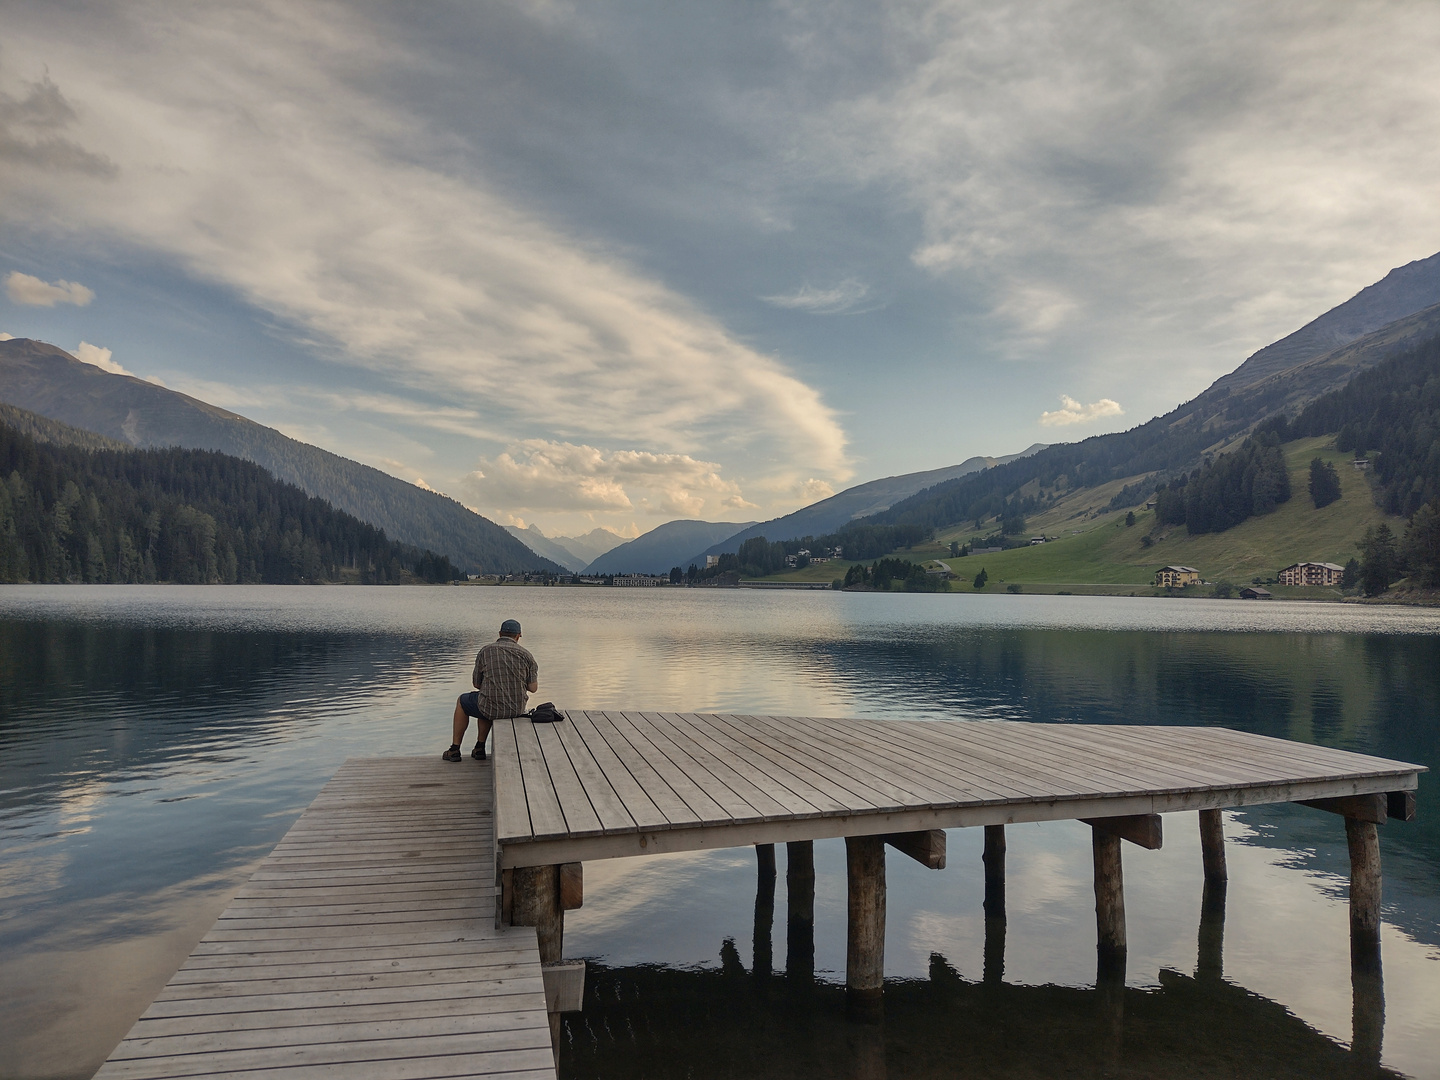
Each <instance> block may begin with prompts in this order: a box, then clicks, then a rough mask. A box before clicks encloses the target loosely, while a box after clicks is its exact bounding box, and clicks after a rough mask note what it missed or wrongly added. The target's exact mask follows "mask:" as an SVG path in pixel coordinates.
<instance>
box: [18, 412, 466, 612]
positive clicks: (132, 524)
mask: <svg viewBox="0 0 1440 1080" xmlns="http://www.w3.org/2000/svg"><path fill="white" fill-rule="evenodd" d="M456 576H457V571H456V570H455V568H454V566H453V565H452V564H451V563H450V561H449V560H448V559H447V558H445V557H444V556H441V555H435V554H433V553H432V552H429V551H420V550H418V549H416V548H414V547H411V546H409V545H407V544H400V543H397V542H395V541H393V540H389V539H387V538H386V536H385V534H384V533H383V532H382V531H380V530H379V529H376V528H375V527H374V526H372V525H367V524H366V523H365V522H363V521H360V520H358V519H356V518H355V517H353V516H351V515H350V514H346V513H343V512H341V511H339V510H336V509H335V508H334V507H333V506H331V505H330V504H329V503H327V502H325V501H323V500H321V499H317V498H314V497H312V496H309V495H306V494H305V493H304V492H303V491H301V490H300V489H299V488H298V487H295V486H294V485H293V484H286V483H283V482H281V481H279V480H277V479H275V477H273V476H271V475H270V474H269V473H268V472H266V471H265V470H264V469H262V468H260V466H258V465H256V464H254V463H253V462H249V461H243V460H241V459H240V458H236V457H232V456H230V455H227V454H221V453H217V452H215V451H210V450H185V449H181V448H179V447H168V448H165V449H154V450H135V449H131V448H128V447H127V448H125V449H123V450H114V449H99V450H95V449H86V448H83V447H80V446H75V445H64V444H62V443H60V442H58V441H47V442H41V441H39V440H37V439H35V438H33V437H32V436H30V435H28V434H25V433H24V432H22V431H20V430H17V429H16V428H14V427H11V426H9V425H7V424H0V581H9V582H16V581H34V582H92V583H118V584H124V583H142V582H178V583H184V584H233V583H243V582H269V583H276V584H300V583H315V582H320V581H345V580H348V581H358V582H365V583H375V584H379V583H385V582H396V581H403V580H413V579H415V578H419V579H421V580H427V581H449V580H451V579H452V578H454V577H456Z"/></svg>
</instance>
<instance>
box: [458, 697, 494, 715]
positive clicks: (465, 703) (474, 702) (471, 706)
mask: <svg viewBox="0 0 1440 1080" xmlns="http://www.w3.org/2000/svg"><path fill="white" fill-rule="evenodd" d="M460 708H462V709H464V710H465V715H466V716H473V717H474V718H475V719H476V720H487V721H488V720H489V719H490V717H488V716H486V715H485V714H484V713H482V712H481V711H480V691H479V690H471V691H470V693H468V694H461V695H460Z"/></svg>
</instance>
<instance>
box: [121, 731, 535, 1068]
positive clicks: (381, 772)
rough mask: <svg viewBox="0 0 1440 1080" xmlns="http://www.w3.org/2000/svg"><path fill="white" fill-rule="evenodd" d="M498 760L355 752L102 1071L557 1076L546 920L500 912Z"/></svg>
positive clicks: (207, 935) (237, 897)
mask: <svg viewBox="0 0 1440 1080" xmlns="http://www.w3.org/2000/svg"><path fill="white" fill-rule="evenodd" d="M491 777H492V772H491V768H490V766H489V765H488V764H482V763H479V762H475V761H471V760H470V759H469V758H466V759H465V761H464V762H463V763H461V764H458V765H456V764H451V763H448V762H444V761H441V760H440V757H439V755H438V754H437V755H434V756H433V757H425V758H377V759H367V760H351V761H347V762H346V763H345V764H344V766H342V767H341V769H340V770H339V772H337V773H336V774H335V777H334V779H332V780H331V781H330V782H329V783H328V784H326V785H325V787H324V789H323V790H322V791H321V792H320V794H319V796H318V797H317V798H316V799H315V801H314V803H312V804H311V805H310V807H309V808H308V809H307V810H306V811H305V813H304V814H302V815H301V817H300V819H299V820H298V821H296V822H295V825H294V827H293V828H291V830H290V831H289V832H288V833H287V834H286V835H285V838H284V839H283V840H281V842H280V844H279V845H278V846H277V847H276V848H275V850H274V851H273V852H272V853H271V854H270V855H269V857H267V858H266V859H265V861H264V862H263V863H261V864H260V868H259V870H257V871H256V872H255V876H254V877H252V878H251V879H250V881H249V883H248V884H247V885H246V886H245V887H244V888H242V889H241V890H240V893H239V895H237V896H236V898H235V900H234V902H233V903H232V904H231V905H230V906H229V907H228V908H226V910H225V912H224V914H222V915H221V916H220V919H219V921H218V922H216V924H215V927H214V929H212V930H211V931H210V932H209V933H208V934H206V935H205V937H204V938H203V939H201V941H200V944H199V945H197V946H196V947H195V951H194V952H193V953H192V954H191V955H190V958H189V959H188V960H186V961H185V964H184V966H182V967H181V968H180V970H179V971H178V972H176V973H175V976H174V978H172V979H171V980H170V982H169V984H168V985H167V986H166V987H165V989H164V990H163V991H162V992H161V994H160V996H159V997H158V998H156V1000H155V1002H154V1004H152V1005H151V1006H150V1008H149V1009H148V1010H147V1011H146V1012H145V1014H144V1015H143V1016H142V1017H141V1018H140V1020H139V1021H138V1022H137V1023H136V1024H135V1026H134V1027H133V1028H132V1029H131V1031H130V1034H129V1035H127V1036H126V1037H125V1039H124V1041H123V1042H121V1043H120V1045H119V1046H118V1047H116V1049H115V1052H114V1053H113V1054H111V1056H110V1058H109V1060H108V1061H107V1062H106V1063H105V1064H104V1065H103V1066H102V1067H101V1069H100V1071H99V1072H98V1073H97V1074H96V1076H97V1078H98V1080H121V1078H124V1080H151V1078H154V1080H159V1078H173V1077H187V1076H204V1077H239V1076H241V1075H243V1076H245V1077H251V1078H253V1077H255V1076H257V1075H263V1076H266V1077H274V1078H276V1080H281V1078H284V1080H331V1078H336V1080H339V1078H345V1080H350V1078H355V1080H371V1078H378V1077H387V1078H396V1080H399V1078H406V1080H424V1078H431V1077H455V1076H490V1075H499V1074H502V1073H503V1074H504V1075H505V1076H506V1077H507V1078H509V1080H540V1078H542V1077H545V1078H549V1080H553V1078H554V1076H555V1067H554V1060H553V1057H552V1051H551V1029H550V1023H549V1020H548V1018H547V1015H546V1001H545V993H544V987H543V980H542V975H541V966H540V955H539V952H538V947H537V943H536V935H535V931H533V930H530V929H526V928H518V929H514V930H510V929H501V930H497V929H496V927H495V920H494V915H493V911H494V899H493V897H494V893H495V874H494V870H493V865H494V854H493V852H494V838H493V829H492V820H493V819H492V812H491V801H492V793H491Z"/></svg>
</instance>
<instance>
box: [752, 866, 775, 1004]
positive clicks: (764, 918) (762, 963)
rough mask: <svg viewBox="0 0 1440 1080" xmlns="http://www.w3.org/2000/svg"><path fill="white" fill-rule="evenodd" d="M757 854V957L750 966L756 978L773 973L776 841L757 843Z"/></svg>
mask: <svg viewBox="0 0 1440 1080" xmlns="http://www.w3.org/2000/svg"><path fill="white" fill-rule="evenodd" d="M755 856H756V859H757V860H758V862H759V871H758V873H757V874H756V881H755V935H754V938H753V939H752V943H751V952H750V955H751V956H752V957H753V958H754V963H753V964H752V965H751V970H752V971H753V972H754V974H755V976H756V978H760V979H764V978H768V977H769V976H770V973H771V971H772V970H773V969H774V966H775V953H774V941H773V935H774V927H775V845H774V844H756V845H755Z"/></svg>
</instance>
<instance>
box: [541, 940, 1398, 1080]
mask: <svg viewBox="0 0 1440 1080" xmlns="http://www.w3.org/2000/svg"><path fill="white" fill-rule="evenodd" d="M719 952H720V953H721V954H722V955H725V956H728V957H729V959H728V960H727V961H726V962H724V963H722V964H721V965H720V967H719V968H718V969H709V970H707V969H697V968H690V969H683V968H673V967H661V966H651V965H637V966H632V967H618V968H616V967H608V966H606V965H604V964H602V963H591V964H590V967H589V971H588V972H587V975H586V988H585V1009H584V1012H583V1013H580V1014H573V1015H569V1016H567V1017H566V1018H565V1019H564V1021H563V1024H562V1030H561V1037H562V1042H561V1053H560V1075H561V1076H562V1077H565V1078H573V1080H590V1078H592V1077H593V1078H597V1080H598V1078H604V1080H623V1078H629V1077H661V1076H676V1077H696V1078H701V1077H705V1078H717V1080H719V1078H725V1077H736V1078H742V1077H743V1078H752V1077H818V1076H824V1077H856V1078H865V1080H880V1078H885V1080H903V1078H909V1077H917V1078H918V1077H972V1076H973V1077H986V1078H999V1077H1041V1076H1044V1077H1051V1076H1096V1077H1098V1076H1136V1077H1140V1076H1144V1077H1186V1078H1189V1077H1209V1076H1215V1077H1221V1076H1223V1077H1233V1078H1248V1077H1255V1078H1257V1080H1258V1078H1262V1077H1263V1078H1265V1080H1276V1078H1287V1077H1293V1078H1295V1080H1317V1078H1325V1077H1337V1078H1339V1077H1346V1078H1355V1077H1376V1078H1379V1077H1397V1076H1399V1075H1401V1074H1399V1073H1396V1072H1394V1071H1392V1070H1389V1069H1386V1068H1384V1067H1382V1066H1381V1065H1380V1064H1379V1063H1378V1052H1377V1051H1378V1045H1376V1046H1372V1045H1370V1044H1369V1043H1366V1042H1363V1041H1362V1040H1359V1039H1357V1040H1356V1043H1355V1046H1354V1047H1353V1048H1347V1047H1345V1046H1342V1045H1340V1044H1338V1043H1336V1042H1335V1041H1333V1040H1331V1039H1328V1038H1326V1037H1325V1036H1324V1035H1322V1034H1320V1033H1319V1032H1317V1031H1315V1030H1314V1029H1313V1028H1311V1027H1310V1026H1308V1025H1307V1024H1305V1023H1304V1022H1303V1021H1301V1020H1299V1019H1297V1018H1296V1017H1295V1016H1294V1015H1293V1014H1292V1013H1290V1012H1289V1011H1288V1010H1286V1009H1285V1007H1284V1006H1283V1005H1280V1004H1278V1003H1277V1002H1274V1001H1270V1000H1267V999H1266V998H1263V997H1261V996H1259V995H1257V994H1254V993H1251V992H1250V991H1248V990H1246V989H1245V988H1244V987H1241V986H1237V985H1234V984H1233V983H1229V982H1226V981H1224V980H1217V979H1205V978H1201V977H1199V976H1190V975H1185V974H1182V973H1180V972H1178V971H1173V970H1165V971H1161V972H1160V973H1159V978H1158V980H1157V985H1155V986H1154V987H1151V988H1146V989H1137V988H1134V987H1130V988H1125V987H1120V986H1115V985H1106V986H1102V987H1088V988H1087V987H1070V986H1056V985H1039V986H1021V985H1014V984H1010V983H1005V982H994V983H987V982H984V981H978V982H977V981H971V980H967V979H965V978H964V977H962V976H961V975H960V973H959V972H958V971H956V969H955V968H954V967H953V966H952V965H951V964H950V963H949V961H948V960H947V959H946V958H945V957H944V956H943V955H941V954H939V953H936V954H934V955H933V956H932V957H931V958H930V965H929V967H930V971H929V977H928V978H925V979H897V980H890V981H888V982H887V984H886V988H885V1013H884V1019H883V1022H882V1023H880V1024H855V1023H852V1022H849V1021H847V1019H846V1011H845V994H844V990H843V989H842V988H840V987H837V986H833V985H828V984H824V983H820V984H816V983H812V982H808V981H801V982H798V983H797V982H794V981H791V980H790V979H788V978H786V977H784V976H773V977H770V978H768V979H764V980H759V979H756V978H755V977H754V973H752V972H747V971H746V970H745V968H744V967H743V966H742V965H740V964H739V962H738V959H737V958H736V957H735V955H734V948H733V944H732V943H729V942H727V943H725V944H722V946H721V947H720V950H719Z"/></svg>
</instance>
